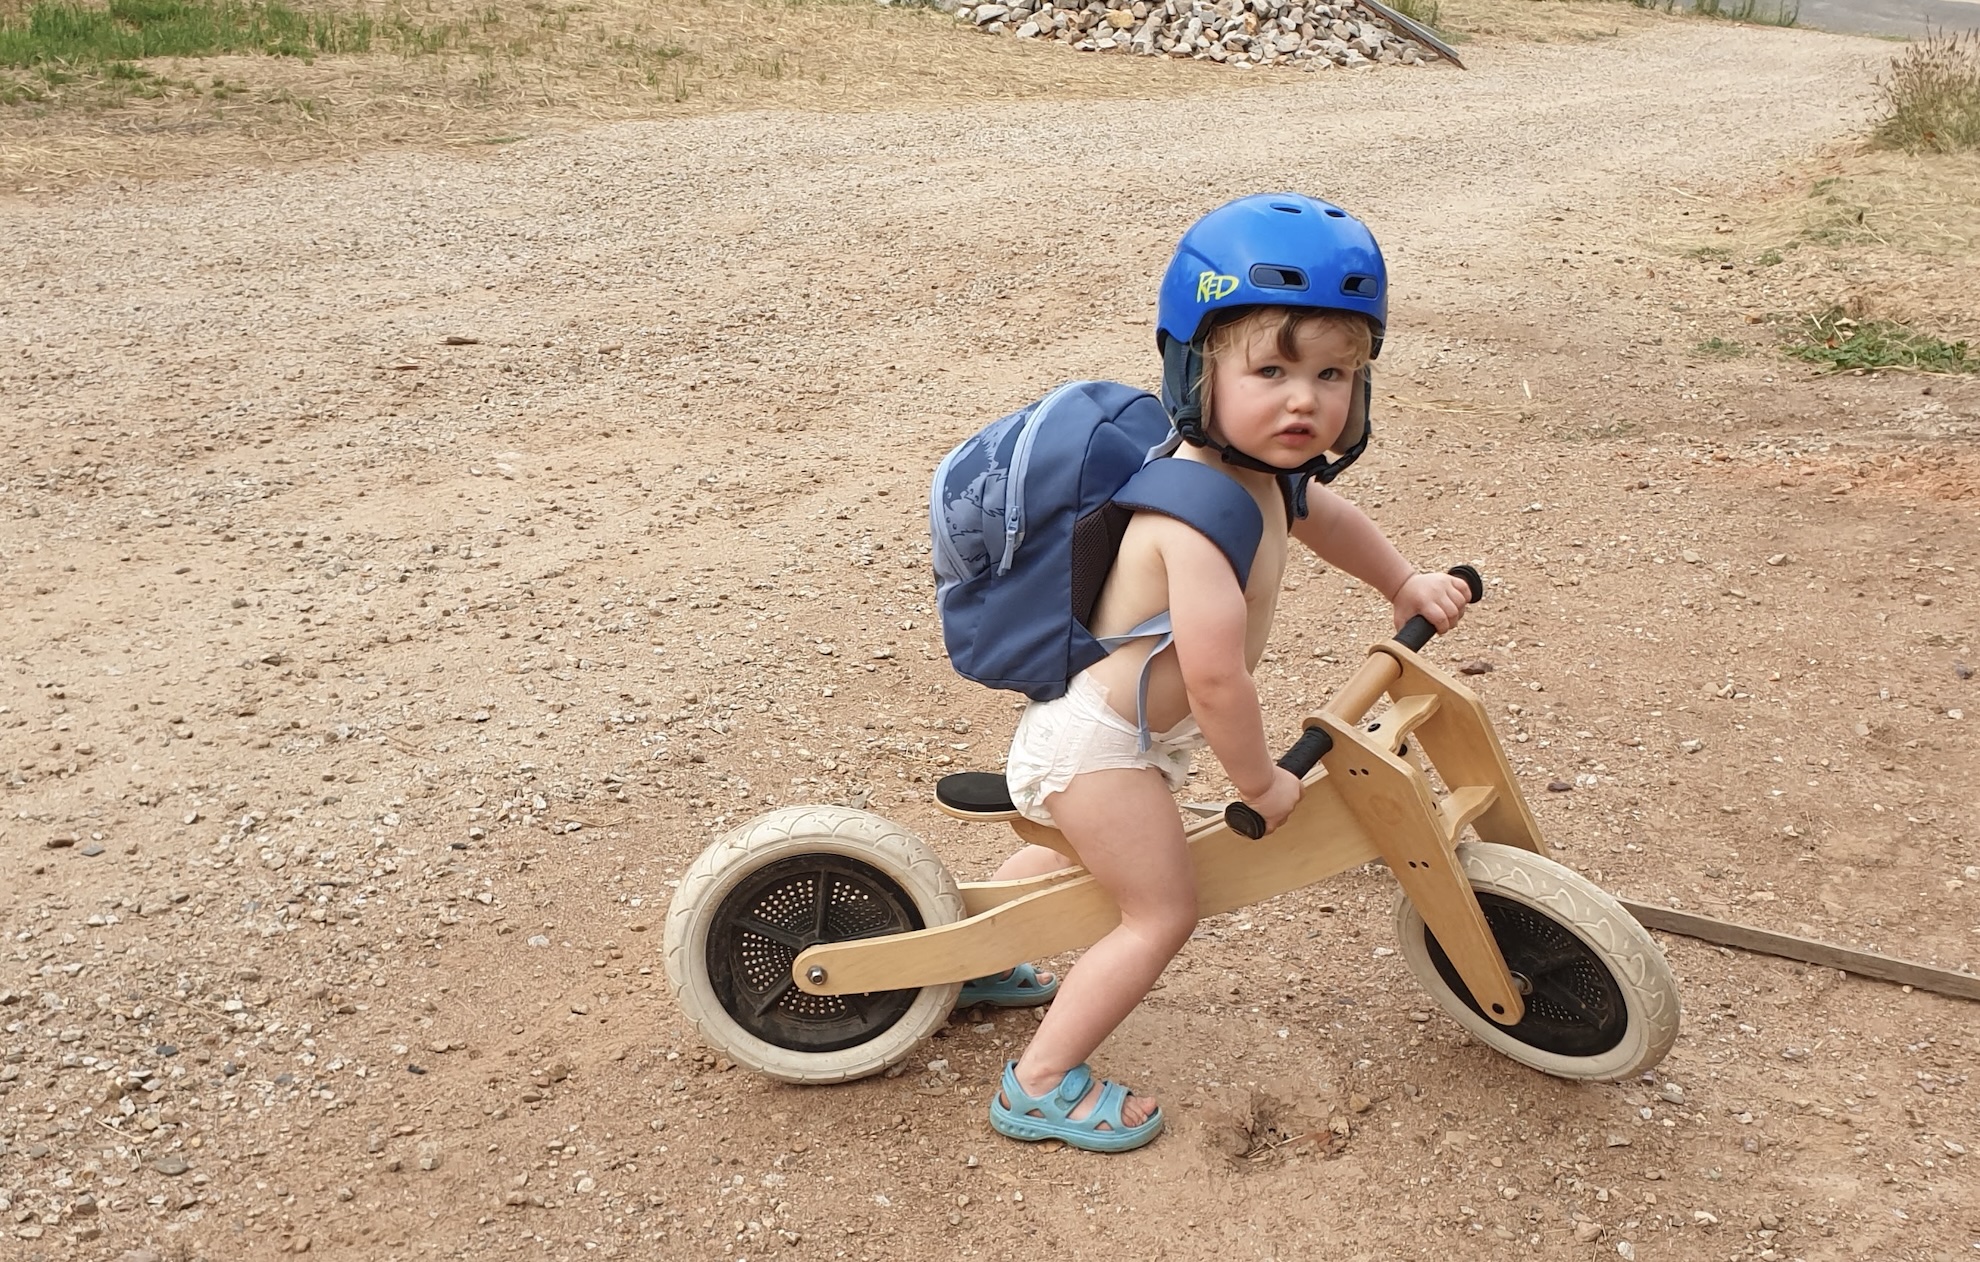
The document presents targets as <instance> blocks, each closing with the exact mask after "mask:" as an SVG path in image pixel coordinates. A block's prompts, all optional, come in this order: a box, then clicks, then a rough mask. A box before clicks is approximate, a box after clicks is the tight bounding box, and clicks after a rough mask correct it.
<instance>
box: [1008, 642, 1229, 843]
mask: <svg viewBox="0 0 1980 1262" xmlns="http://www.w3.org/2000/svg"><path fill="white" fill-rule="evenodd" d="M1139 743H1140V741H1139V735H1138V733H1136V731H1135V729H1134V724H1132V723H1130V722H1128V721H1127V720H1126V719H1124V718H1122V717H1121V716H1120V715H1118V714H1116V713H1114V708H1113V707H1112V706H1110V705H1108V704H1107V689H1106V688H1105V687H1104V686H1103V685H1101V684H1099V683H1097V682H1095V681H1094V680H1093V678H1092V677H1091V676H1090V675H1088V674H1087V673H1086V672H1083V671H1082V672H1081V673H1080V674H1078V675H1076V676H1074V677H1073V681H1072V685H1071V686H1070V687H1069V688H1067V689H1066V695H1065V696H1063V697H1060V698H1059V699H1058V700H1056V701H1034V702H1032V703H1031V704H1030V705H1028V706H1026V707H1025V708H1024V714H1023V716H1022V717H1021V718H1019V719H1018V725H1017V733H1016V735H1014V736H1012V737H1011V754H1010V758H1009V760H1008V761H1007V762H1006V763H1005V766H1004V781H1005V783H1006V784H1008V785H1009V786H1010V791H1011V801H1012V803H1013V804H1015V805H1016V806H1017V809H1018V814H1020V815H1022V816H1024V817H1025V818H1026V819H1029V820H1035V821H1036V822H1038V823H1040V824H1044V825H1046V826H1047V827H1057V825H1055V824H1053V822H1052V816H1051V814H1050V812H1048V811H1047V810H1046V809H1045V799H1046V798H1049V797H1051V796H1052V795H1053V794H1054V793H1057V792H1058V791H1059V790H1061V789H1063V788H1065V787H1066V786H1067V785H1069V784H1071V783H1072V779H1073V777H1074V776H1077V775H1080V774H1082V773H1084V772H1088V771H1106V770H1109V769H1111V768H1115V767H1128V768H1134V767H1153V768H1154V769H1155V770H1157V771H1159V772H1161V773H1162V778H1163V779H1164V780H1166V781H1168V784H1169V790H1170V792H1174V791H1175V790H1177V789H1180V788H1182V786H1183V784H1184V783H1185V782H1186V781H1187V780H1188V778H1189V763H1190V755H1191V754H1193V753H1195V752H1196V751H1197V750H1198V749H1201V748H1202V747H1203V744H1204V740H1203V733H1202V731H1201V730H1200V729H1198V727H1197V726H1196V720H1195V719H1194V718H1190V717H1187V716H1185V717H1184V719H1183V720H1182V722H1180V723H1178V724H1176V725H1175V726H1174V727H1172V728H1170V729H1169V730H1168V731H1166V732H1157V733H1155V734H1154V736H1153V738H1152V740H1151V743H1150V744H1149V747H1148V748H1147V749H1146V750H1142V749H1137V748H1136V746H1137V745H1138V744H1139Z"/></svg>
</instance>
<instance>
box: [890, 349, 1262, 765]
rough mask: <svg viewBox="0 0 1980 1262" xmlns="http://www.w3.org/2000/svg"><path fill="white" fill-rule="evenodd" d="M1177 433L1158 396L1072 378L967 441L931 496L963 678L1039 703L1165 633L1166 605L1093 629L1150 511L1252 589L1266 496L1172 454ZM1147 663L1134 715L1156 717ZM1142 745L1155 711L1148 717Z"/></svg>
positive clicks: (1165, 639) (938, 575) (952, 639)
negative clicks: (1137, 524)
mask: <svg viewBox="0 0 1980 1262" xmlns="http://www.w3.org/2000/svg"><path fill="white" fill-rule="evenodd" d="M1175 444H1176V438H1175V434H1174V430H1173V427H1172V426H1171V425H1170V422H1169V414H1168V412H1167V410H1166V409H1164V408H1163V406H1162V403H1161V401H1160V400H1159V399H1157V398H1155V396H1153V395H1151V394H1149V393H1147V392H1146V391H1143V390H1136V389H1134V388H1133V387H1131V386H1124V385H1118V384H1116V383H1114V382H1108V381H1075V382H1072V383H1070V384H1068V385H1063V386H1060V387H1059V388H1058V389H1057V390H1054V391H1052V393H1050V394H1048V395H1046V396H1045V397H1044V398H1042V399H1040V400H1039V401H1038V402H1036V403H1033V404H1031V405H1030V406H1029V407H1026V408H1022V409H1020V410H1018V411H1016V412H1013V413H1011V414H1010V415H1009V416H1006V417H1004V418H1003V419H1001V420H998V421H996V422H994V423H992V424H991V425H988V426H986V427H985V428H983V429H981V430H979V431H978V432H977V433H975V434H973V435H971V436H970V437H969V438H967V439H965V440H964V441H963V442H962V443H961V444H960V445H958V446H957V447H956V448H955V449H954V450H953V451H951V452H950V453H949V454H948V455H947V456H945V457H944V458H943V460H942V463H941V464H940V465H939V466H937V467H936V470H935V483H934V487H933V489H932V490H931V492H930V495H929V504H928V512H929V524H930V526H931V529H932V531H933V534H934V561H935V582H936V602H937V605H938V607H939V609H940V611H941V618H942V641H943V644H944V645H945V646H946V647H947V649H948V651H949V660H950V662H951V663H952V664H953V665H954V666H955V668H956V670H957V672H958V673H960V674H961V675H962V676H963V677H964V678H966V679H972V680H975V681H976V682H977V683H981V684H988V685H989V686H990V687H992V688H1009V689H1013V690H1015V691H1017V692H1021V693H1023V694H1024V695H1025V696H1027V697H1030V698H1031V699H1032V700H1034V701H1050V700H1052V699H1054V698H1056V697H1060V696H1063V695H1064V694H1065V691H1066V687H1067V685H1068V684H1070V683H1071V681H1072V678H1073V676H1075V675H1077V674H1079V672H1081V671H1083V670H1085V669H1086V668H1087V667H1089V666H1091V665H1093V664H1094V663H1095V662H1098V661H1100V660H1101V659H1102V658H1104V657H1106V656H1107V655H1108V654H1109V653H1111V652H1113V651H1114V650H1115V649H1116V648H1118V647H1120V646H1121V645H1122V644H1125V643H1127V642H1128V641H1130V640H1134V639H1139V638H1142V637H1144V636H1158V637H1161V638H1160V641H1159V642H1158V643H1157V645H1156V647H1155V650H1154V652H1151V653H1150V654H1149V660H1150V661H1153V660H1154V656H1155V653H1159V652H1161V651H1162V649H1163V648H1165V647H1167V646H1168V644H1169V615H1168V613H1167V612H1166V611H1165V612H1163V613H1160V614H1157V615H1156V616H1155V617H1153V618H1151V619H1149V620H1148V621H1147V622H1144V623H1142V624H1141V625H1140V626H1138V627H1135V628H1134V629H1133V630H1131V631H1129V632H1128V633H1127V634H1126V635H1121V636H1109V637H1106V638H1104V639H1102V638H1096V637H1095V636H1094V635H1093V633H1092V632H1091V631H1089V630H1088V629H1087V623H1088V621H1089V620H1090V619H1091V618H1092V616H1093V610H1094V607H1095V606H1096V605H1097V604H1098V603H1099V600H1100V591H1101V588H1102V586H1103V585H1104V584H1105V583H1106V581H1107V575H1108V573H1109V571H1111V570H1112V569H1113V565H1114V556H1115V554H1116V553H1117V552H1118V551H1119V550H1120V546H1121V536H1122V535H1123V534H1124V533H1126V531H1127V524H1128V520H1129V518H1130V517H1132V516H1133V515H1134V513H1136V512H1139V511H1146V512H1157V513H1162V514H1165V515H1167V516H1170V517H1174V518H1176V519H1177V520H1179V521H1182V522H1184V523H1186V524H1187V525H1189V526H1192V527H1194V528H1195V529H1197V530H1199V531H1201V532H1202V533H1203V534H1204V535H1205V536H1207V537H1208V538H1209V539H1210V540H1211V541H1212V542H1213V543H1215V544H1216V545H1217V547H1218V548H1219V549H1220V550H1221V551H1222V552H1223V554H1224V555H1225V556H1226V557H1227V558H1229V560H1230V563H1231V568H1232V569H1233V570H1235V571H1236V572H1237V579H1238V583H1239V584H1240V585H1242V584H1243V583H1244V582H1245V581H1246V580H1247V579H1248V578H1249V577H1250V572H1251V561H1252V558H1253V556H1254V555H1255V554H1256V553H1257V551H1258V543H1259V540H1260V539H1261V538H1262V537H1263V532H1264V520H1263V518H1262V516H1261V514H1260V513H1259V511H1258V505H1257V502H1256V501H1254V500H1253V499H1252V498H1251V495H1250V493H1249V492H1247V491H1246V490H1245V489H1244V488H1243V487H1241V486H1239V485H1238V484H1237V483H1236V482H1235V481H1233V480H1232V479H1230V478H1229V477H1226V476H1225V475H1224V474H1222V473H1220V472H1218V471H1217V470H1215V469H1212V468H1210V467H1208V466H1207V465H1202V464H1198V463H1196V462H1195V461H1191V460H1174V459H1169V458H1167V455H1168V453H1169V452H1171V451H1173V450H1174V449H1175ZM1146 694H1147V673H1146V670H1145V668H1144V671H1143V675H1142V679H1141V697H1140V701H1141V702H1142V703H1144V704H1143V705H1142V706H1141V707H1140V708H1139V709H1138V710H1137V713H1144V715H1145V701H1146ZM1140 728H1141V738H1142V742H1143V744H1144V746H1145V745H1146V743H1147V740H1148V728H1147V721H1146V718H1145V717H1143V719H1142V720H1141V723H1140Z"/></svg>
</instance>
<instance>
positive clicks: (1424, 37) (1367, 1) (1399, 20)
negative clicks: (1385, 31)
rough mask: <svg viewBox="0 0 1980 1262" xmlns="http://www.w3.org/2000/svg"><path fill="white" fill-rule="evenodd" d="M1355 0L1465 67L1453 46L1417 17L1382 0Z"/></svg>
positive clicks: (1449, 60) (1459, 66)
mask: <svg viewBox="0 0 1980 1262" xmlns="http://www.w3.org/2000/svg"><path fill="white" fill-rule="evenodd" d="M1355 2H1356V3H1357V4H1359V5H1360V6H1361V7H1362V8H1364V9H1366V10H1368V11H1369V12H1370V13H1373V14H1374V15H1375V16H1376V17H1379V18H1381V19H1382V20H1383V21H1385V22H1387V23H1388V24H1389V25H1390V26H1399V27H1401V28H1402V29H1403V30H1405V31H1407V32H1409V35H1410V37H1411V38H1412V39H1415V40H1417V41H1419V42H1421V43H1425V44H1428V45H1430V47H1432V48H1434V49H1436V50H1437V55H1438V56H1439V57H1442V58H1443V59H1444V60H1445V61H1448V62H1450V63H1451V64H1452V65H1453V66H1456V67H1457V68H1458V69H1459V70H1462V69H1464V63H1463V62H1462V61H1459V60H1458V55H1457V54H1456V53H1454V52H1452V51H1451V46H1450V45H1449V44H1446V43H1445V42H1444V41H1443V40H1441V39H1438V38H1437V35H1436V33H1435V32H1434V31H1432V30H1431V29H1430V28H1429V27H1427V26H1425V25H1423V23H1421V22H1419V21H1417V20H1416V19H1415V18H1411V17H1405V16H1404V15H1402V14H1400V13H1398V12H1396V11H1395V10H1394V9H1391V8H1390V7H1389V6H1388V5H1386V4H1383V3H1381V0H1355Z"/></svg>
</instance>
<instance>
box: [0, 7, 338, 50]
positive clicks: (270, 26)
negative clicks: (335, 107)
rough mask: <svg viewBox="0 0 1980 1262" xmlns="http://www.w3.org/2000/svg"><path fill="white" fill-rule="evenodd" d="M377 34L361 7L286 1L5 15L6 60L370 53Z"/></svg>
mask: <svg viewBox="0 0 1980 1262" xmlns="http://www.w3.org/2000/svg"><path fill="white" fill-rule="evenodd" d="M374 35H375V30H374V27H373V24H372V21H371V19H370V18H368V17H365V16H364V15H362V14H348V13H336V12H331V11H328V10H324V11H318V12H312V11H307V10H303V9H297V8H294V7H292V6H290V5H288V4H285V3H283V2H282V0H109V4H108V5H106V6H104V7H102V8H98V7H96V6H94V5H85V4H78V3H73V2H72V0H36V3H35V4H33V5H31V6H30V7H29V8H28V10H27V11H26V13H24V14H20V15H16V16H11V17H6V18H0V66H22V67H26V66H40V65H59V64H66V65H84V66H92V67H102V66H107V65H111V64H115V63H129V62H133V61H142V60H145V59H146V58H151V57H210V56H214V55H215V54H219V53H244V52H258V53H270V54H274V55H276V56H285V57H313V56H315V55H316V54H318V53H363V52H369V51H370V50H371V46H372V40H373V38H374Z"/></svg>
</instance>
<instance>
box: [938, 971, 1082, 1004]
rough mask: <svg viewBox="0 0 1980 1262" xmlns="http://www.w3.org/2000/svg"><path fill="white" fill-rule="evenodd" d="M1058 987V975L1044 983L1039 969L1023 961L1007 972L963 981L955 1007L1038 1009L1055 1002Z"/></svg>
mask: <svg viewBox="0 0 1980 1262" xmlns="http://www.w3.org/2000/svg"><path fill="white" fill-rule="evenodd" d="M1058 989H1059V979H1058V978H1057V977H1054V978H1053V979H1052V980H1051V981H1049V982H1041V981H1039V980H1038V970H1037V969H1035V968H1033V967H1032V966H1031V965H1029V964H1020V965H1018V966H1017V967H1016V968H1014V969H1011V970H1010V971H1009V972H1007V973H998V974H994V975H992V976H990V977H979V978H977V979H975V980H974V981H967V982H964V983H963V988H962V993H961V994H960V995H957V996H956V1007H958V1008H973V1007H975V1006H976V1005H978V1004H988V1005H990V1006H991V1007H993V1008H1036V1007H1037V1006H1038V1005H1039V1004H1044V1003H1050V1002H1052V996H1053V995H1054V994H1056V993H1057V992H1058Z"/></svg>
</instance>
